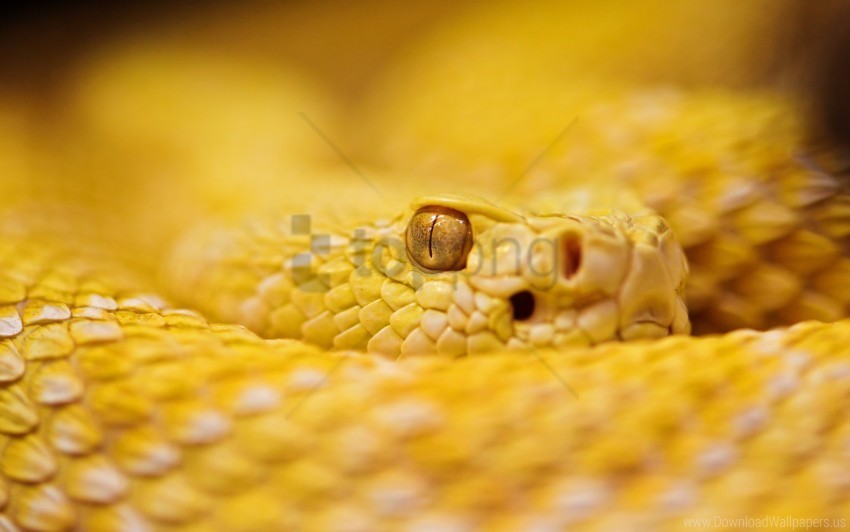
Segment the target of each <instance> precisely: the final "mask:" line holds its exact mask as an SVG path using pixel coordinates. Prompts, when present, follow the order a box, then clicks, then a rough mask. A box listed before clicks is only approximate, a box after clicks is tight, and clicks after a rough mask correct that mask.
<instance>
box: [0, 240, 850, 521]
mask: <svg viewBox="0 0 850 532" xmlns="http://www.w3.org/2000/svg"><path fill="white" fill-rule="evenodd" d="M43 243H44V241H43V240H42V241H41V242H39V243H38V245H35V244H34V242H33V241H32V240H31V239H30V240H29V241H28V242H27V243H25V244H15V243H14V241H13V240H11V239H7V240H5V241H3V243H2V244H0V246H2V252H3V253H2V255H0V256H2V257H4V263H3V277H2V282H1V283H0V287H2V289H1V290H0V300H2V306H0V313H2V317H0V336H2V340H0V361H2V364H0V369H2V371H0V379H2V388H0V410H2V415H1V416H0V438H1V439H2V445H3V451H2V456H0V472H2V490H0V493H2V497H0V504H2V508H3V510H2V516H0V523H2V525H3V526H4V527H5V528H7V529H15V527H20V528H23V529H27V530H63V529H71V528H83V529H87V530H183V529H186V530H213V529H216V530H269V529H278V530H317V531H318V530H346V531H349V530H364V531H366V530H369V531H371V530H420V529H421V530H432V529H435V528H437V527H442V529H450V530H474V529H482V528H483V529H488V530H518V529H529V528H533V527H538V528H542V529H547V530H548V529H560V528H562V527H564V526H567V525H576V526H578V527H579V528H584V527H587V528H588V529H595V530H597V529H610V528H611V527H615V528H617V527H622V526H625V525H632V526H633V525H635V524H639V525H641V526H646V527H650V528H653V527H665V528H666V527H670V528H681V527H682V526H683V521H682V519H683V518H689V519H690V518H700V517H704V518H708V519H714V516H721V517H722V518H723V519H734V518H740V517H744V516H750V517H752V516H754V515H776V516H782V517H788V518H794V519H803V518H817V519H829V520H830V521H829V522H830V524H831V526H841V525H840V523H841V521H840V520H841V519H843V518H846V517H847V516H848V512H850V497H848V489H850V478H849V477H848V476H847V471H849V470H850V467H848V466H850V455H848V443H850V420H848V418H847V416H846V411H845V405H846V401H847V397H848V394H850V363H848V357H850V351H849V350H848V345H850V322H849V321H846V320H845V321H840V322H837V323H834V324H821V323H815V322H806V323H801V324H798V325H796V326H794V327H792V328H791V329H787V330H776V331H771V332H768V333H757V332H754V331H739V332H735V333H731V334H729V335H726V336H720V337H707V338H694V337H688V336H672V337H669V338H667V339H663V340H652V341H642V342H627V343H606V344H603V345H601V346H597V347H594V348H589V347H573V348H571V349H569V350H568V351H563V350H561V351H555V350H545V349H544V350H537V351H534V352H532V353H523V352H505V351H494V352H491V353H489V354H488V355H487V356H477V357H466V358H462V359H458V360H452V359H451V358H448V357H413V358H402V359H400V360H398V361H394V362H391V361H387V360H386V358H384V357H380V356H379V357H375V356H370V355H363V354H358V353H354V352H338V353H332V352H331V353H329V352H326V351H324V350H321V349H318V348H315V347H309V346H308V345H306V344H303V343H300V342H291V341H269V340H262V339H260V338H259V337H257V336H255V335H253V334H251V333H250V332H248V331H247V330H245V329H244V328H242V327H239V326H233V325H211V324H209V323H208V322H207V321H206V320H204V319H203V318H202V317H201V316H199V315H197V314H196V313H192V312H188V311H181V310H171V309H169V307H168V306H167V305H166V304H165V303H164V302H162V301H161V300H160V299H159V298H156V297H154V296H150V295H147V294H143V293H138V292H134V291H133V289H132V288H130V289H128V288H127V287H128V286H131V285H128V284H126V282H125V281H120V280H119V281H112V282H109V281H106V280H105V279H106V278H105V277H104V274H103V273H102V272H98V271H93V270H92V269H91V268H90V267H89V264H90V262H87V261H82V262H80V261H79V260H74V259H75V257H74V256H73V255H63V254H59V253H49V252H46V251H45V247H44V245H43ZM10 258H11V260H10ZM79 264H82V265H79ZM844 523H845V524H846V521H844ZM732 526H734V525H732Z"/></svg>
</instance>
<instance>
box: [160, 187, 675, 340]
mask: <svg viewBox="0 0 850 532" xmlns="http://www.w3.org/2000/svg"><path fill="white" fill-rule="evenodd" d="M293 219H294V218H293ZM289 225H290V226H291V227H287V224H281V223H279V222H278V223H270V224H268V225H265V226H262V227H259V228H258V226H257V225H256V224H255V225H252V226H251V227H246V228H242V229H240V230H236V231H224V232H217V233H214V234H213V236H212V237H209V238H193V239H192V242H193V245H192V248H191V251H189V252H184V253H182V254H179V253H178V256H181V255H182V257H183V260H180V261H178V263H177V264H178V267H177V268H176V269H175V270H176V271H178V272H179V271H183V272H184V274H183V275H179V276H178V279H179V282H178V287H179V288H181V293H182V294H183V295H189V297H184V299H186V300H187V302H188V303H190V304H193V305H194V306H196V307H200V308H201V309H203V310H205V311H206V312H209V313H212V314H214V315H215V316H216V317H218V318H220V319H225V320H234V321H238V322H241V323H244V324H246V325H247V326H249V327H250V328H251V329H253V330H254V331H255V332H258V333H259V334H261V335H263V336H266V337H274V338H294V339H300V340H305V341H308V342H311V343H315V344H318V345H321V346H323V347H327V348H337V349H356V350H366V351H369V352H375V353H381V354H385V355H388V356H399V355H414V354H429V353H436V354H444V355H450V356H461V355H467V354H472V353H479V352H486V351H493V350H497V349H504V348H517V349H523V348H532V347H544V346H563V345H571V344H572V345H576V344H577V345H592V344H597V343H601V342H605V341H611V340H631V339H636V338H657V337H660V336H666V335H668V334H674V333H687V332H689V330H690V325H689V322H688V317H687V310H686V308H685V306H684V303H683V301H682V291H683V288H684V284H685V280H686V277H687V263H686V261H685V258H684V255H683V253H682V250H681V248H680V246H679V244H678V243H677V241H676V239H675V238H674V236H673V234H672V233H671V231H670V230H669V229H668V227H667V225H666V223H665V222H664V221H663V219H661V218H660V217H659V216H657V215H654V214H651V213H646V212H641V213H640V214H639V215H628V214H626V213H624V212H619V211H610V212H607V213H605V214H598V213H593V214H562V213H557V212H555V213H551V214H532V213H519V212H515V211H512V210H509V209H507V208H504V207H501V206H498V205H495V204H493V203H490V202H488V201H485V200H483V199H479V198H473V197H469V196H454V195H439V196H425V197H420V198H418V199H416V200H415V201H413V202H412V203H411V204H410V205H409V206H408V208H407V209H405V211H404V212H403V213H401V214H399V215H397V216H395V217H392V218H389V219H385V220H382V221H379V222H374V223H370V224H359V225H349V227H341V226H340V224H336V225H335V228H334V229H330V226H328V227H326V228H324V229H319V227H318V226H317V227H315V228H313V229H311V230H310V231H307V232H306V233H309V234H306V233H305V232H304V231H299V230H296V229H295V224H294V222H293V223H292V224H289ZM342 225H345V224H342ZM187 263H191V264H192V265H193V266H192V267H191V268H185V267H182V268H181V267H179V266H180V265H181V264H182V265H184V266H185V264H187ZM186 272H188V274H187V273H186Z"/></svg>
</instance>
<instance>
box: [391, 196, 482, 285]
mask: <svg viewBox="0 0 850 532" xmlns="http://www.w3.org/2000/svg"><path fill="white" fill-rule="evenodd" d="M470 249H472V226H471V225H470V223H469V218H467V217H466V215H465V214H463V213H462V212H460V211H456V210H454V209H449V208H447V207H440V206H436V205H429V206H426V207H422V208H421V209H419V210H418V211H416V214H414V215H413V218H411V220H410V224H409V225H408V226H407V252H408V253H409V254H410V256H411V258H413V260H414V261H416V263H417V264H418V265H419V266H421V267H423V268H425V269H428V270H439V271H451V270H461V269H463V268H464V267H465V266H466V256H467V255H469V251H470Z"/></svg>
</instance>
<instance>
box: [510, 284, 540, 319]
mask: <svg viewBox="0 0 850 532" xmlns="http://www.w3.org/2000/svg"><path fill="white" fill-rule="evenodd" d="M534 305H535V304H534V294H532V293H531V292H529V291H528V290H523V291H522V292H517V293H516V294H514V295H512V296H511V307H513V309H514V319H515V320H519V321H522V320H527V319H528V318H530V317H531V316H532V314H534Z"/></svg>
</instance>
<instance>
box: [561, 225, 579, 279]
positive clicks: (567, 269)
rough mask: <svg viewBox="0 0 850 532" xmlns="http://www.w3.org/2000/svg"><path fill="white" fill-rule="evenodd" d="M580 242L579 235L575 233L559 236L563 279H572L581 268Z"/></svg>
mask: <svg viewBox="0 0 850 532" xmlns="http://www.w3.org/2000/svg"><path fill="white" fill-rule="evenodd" d="M581 248H582V242H581V235H578V234H575V233H567V234H566V235H563V236H561V253H562V254H561V256H562V257H563V261H564V262H563V264H564V271H563V273H564V278H565V279H572V278H573V276H574V275H575V274H576V273H578V270H579V268H581V258H582V250H581Z"/></svg>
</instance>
